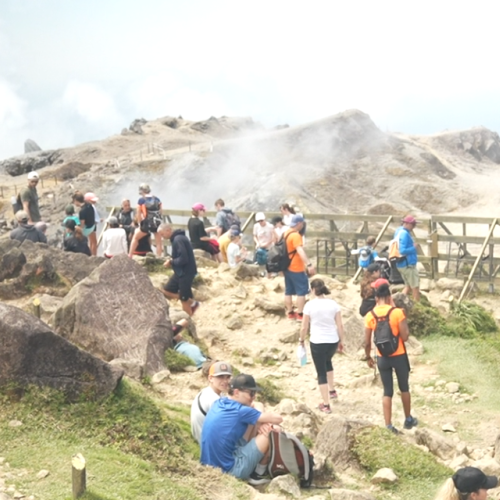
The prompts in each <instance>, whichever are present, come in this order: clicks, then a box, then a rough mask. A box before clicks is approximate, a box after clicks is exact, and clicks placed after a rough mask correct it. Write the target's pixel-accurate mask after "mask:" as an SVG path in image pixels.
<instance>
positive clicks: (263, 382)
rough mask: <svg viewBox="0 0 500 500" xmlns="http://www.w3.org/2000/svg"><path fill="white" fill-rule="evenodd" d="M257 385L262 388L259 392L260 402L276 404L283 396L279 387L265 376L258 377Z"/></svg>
mask: <svg viewBox="0 0 500 500" xmlns="http://www.w3.org/2000/svg"><path fill="white" fill-rule="evenodd" d="M257 385H258V386H259V387H260V388H261V389H262V392H260V393H259V400H260V401H261V402H262V403H269V404H270V405H277V404H278V403H279V402H280V401H281V400H282V399H283V398H284V397H285V396H284V394H283V392H282V391H281V389H280V388H279V387H277V386H276V384H275V383H274V382H272V381H271V380H269V379H267V378H261V379H258V380H257Z"/></svg>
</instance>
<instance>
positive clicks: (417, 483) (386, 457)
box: [353, 427, 453, 500]
mask: <svg viewBox="0 0 500 500" xmlns="http://www.w3.org/2000/svg"><path fill="white" fill-rule="evenodd" d="M353 440H354V445H353V452H354V454H355V456H356V457H357V459H358V461H359V463H360V465H361V466H362V467H363V468H364V469H365V470H366V471H367V473H368V474H369V475H370V476H371V475H373V474H375V472H377V471H378V470H379V469H381V468H382V467H389V468H391V469H392V470H393V471H394V472H395V474H396V475H397V476H398V477H399V481H398V482H397V483H396V484H394V485H389V486H385V487H384V486H383V488H384V489H387V490H390V491H391V493H392V495H393V496H394V498H398V499H400V500H410V499H414V498H431V497H432V495H433V494H434V493H435V492H436V490H437V489H438V488H439V485H440V484H441V483H442V482H443V481H444V480H445V479H446V478H448V477H450V475H451V474H453V472H452V471H451V469H449V468H448V467H445V466H444V465H441V464H440V463H438V462H437V461H436V459H435V458H434V456H433V455H432V454H430V453H425V452H424V451H422V450H420V449H419V448H417V447H416V446H409V445H408V443H406V442H405V441H404V440H403V439H401V438H400V437H397V436H395V435H394V434H392V433H391V432H389V431H387V429H385V428H382V427H367V428H365V429H363V430H361V431H360V432H358V433H356V434H355V435H354V436H353Z"/></svg>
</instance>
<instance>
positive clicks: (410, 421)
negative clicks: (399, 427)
mask: <svg viewBox="0 0 500 500" xmlns="http://www.w3.org/2000/svg"><path fill="white" fill-rule="evenodd" d="M416 425H418V420H417V419H416V418H414V417H412V416H411V415H410V416H409V417H408V418H407V419H406V420H405V423H404V428H405V429H411V428H412V427H415V426H416Z"/></svg>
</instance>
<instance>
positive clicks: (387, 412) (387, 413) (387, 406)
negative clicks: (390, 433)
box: [382, 393, 409, 425]
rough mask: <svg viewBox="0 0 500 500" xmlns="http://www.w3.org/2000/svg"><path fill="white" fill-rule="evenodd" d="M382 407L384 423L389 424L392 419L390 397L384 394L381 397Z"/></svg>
mask: <svg viewBox="0 0 500 500" xmlns="http://www.w3.org/2000/svg"><path fill="white" fill-rule="evenodd" d="M408 394H409V393H408ZM401 396H402V395H401ZM382 408H383V409H384V420H385V425H389V424H391V421H392V398H390V397H389V396H384V397H383V398H382Z"/></svg>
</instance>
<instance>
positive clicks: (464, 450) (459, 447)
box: [455, 441, 469, 455]
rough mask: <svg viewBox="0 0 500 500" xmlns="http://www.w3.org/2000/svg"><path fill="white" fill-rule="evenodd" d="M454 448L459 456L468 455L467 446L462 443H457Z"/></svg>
mask: <svg viewBox="0 0 500 500" xmlns="http://www.w3.org/2000/svg"><path fill="white" fill-rule="evenodd" d="M455 448H456V450H457V452H458V453H459V454H460V455H468V454H469V450H468V449H467V445H466V444H465V443H464V442H463V441H460V442H458V443H457V446H456V447H455Z"/></svg>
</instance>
